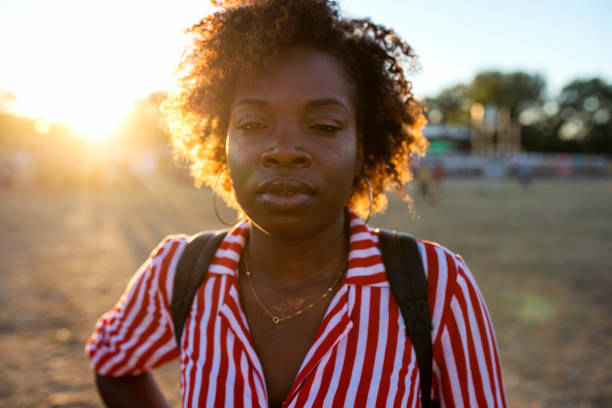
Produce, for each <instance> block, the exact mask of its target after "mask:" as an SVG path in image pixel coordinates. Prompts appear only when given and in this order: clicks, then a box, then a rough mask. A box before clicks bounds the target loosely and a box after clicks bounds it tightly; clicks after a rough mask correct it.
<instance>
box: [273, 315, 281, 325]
mask: <svg viewBox="0 0 612 408" xmlns="http://www.w3.org/2000/svg"><path fill="white" fill-rule="evenodd" d="M272 322H273V323H274V324H279V323H280V322H281V319H280V317H278V316H272Z"/></svg>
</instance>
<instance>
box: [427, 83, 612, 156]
mask: <svg viewBox="0 0 612 408" xmlns="http://www.w3.org/2000/svg"><path fill="white" fill-rule="evenodd" d="M475 103H479V104H482V105H484V106H487V105H494V106H496V107H497V108H505V109H507V110H508V111H509V112H510V117H511V119H512V120H513V121H516V122H518V123H519V124H520V127H521V148H522V149H523V150H525V151H533V152H568V153H605V154H612V85H611V84H609V83H607V82H606V81H605V80H603V79H601V78H597V77H594V78H586V79H576V80H573V81H572V82H570V83H568V84H567V85H565V86H564V87H563V88H562V90H561V91H560V93H559V94H558V95H555V96H552V97H551V96H547V93H546V81H545V79H544V77H543V76H541V75H539V74H529V73H526V72H509V73H504V72H500V71H484V72H480V73H478V74H477V75H476V76H475V77H474V78H473V80H472V81H471V82H470V83H467V84H457V85H455V86H452V87H449V88H447V89H444V90H442V91H441V92H440V93H438V95H436V96H435V97H429V98H425V100H424V106H425V111H426V112H425V113H426V116H427V118H428V120H429V123H446V124H449V125H458V126H464V127H469V126H470V123H471V118H470V111H471V108H472V106H473V105H474V104H475Z"/></svg>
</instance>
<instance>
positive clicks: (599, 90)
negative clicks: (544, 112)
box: [553, 78, 612, 154]
mask: <svg viewBox="0 0 612 408" xmlns="http://www.w3.org/2000/svg"><path fill="white" fill-rule="evenodd" d="M558 105H559V109H558V114H557V115H556V116H555V121H554V126H553V131H554V133H555V134H556V135H557V136H558V139H559V140H560V141H561V142H562V143H569V144H572V145H576V146H578V151H581V152H584V153H607V154H612V85H611V84H608V83H606V82H605V81H604V80H602V79H601V78H591V79H579V80H575V81H573V82H571V83H570V84H568V85H567V86H565V87H564V88H563V90H562V91H561V94H560V95H559V97H558Z"/></svg>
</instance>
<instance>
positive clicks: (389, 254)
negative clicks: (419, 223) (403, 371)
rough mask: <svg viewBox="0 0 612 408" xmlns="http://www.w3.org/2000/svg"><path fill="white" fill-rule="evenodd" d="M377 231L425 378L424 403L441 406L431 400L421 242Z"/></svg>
mask: <svg viewBox="0 0 612 408" xmlns="http://www.w3.org/2000/svg"><path fill="white" fill-rule="evenodd" d="M377 232H378V238H379V242H380V248H381V251H382V258H383V262H384V264H385V269H386V271H387V278H388V279H389V283H390V284H391V290H392V292H393V294H394V295H395V299H396V301H397V303H398V305H399V307H400V311H401V313H402V317H403V319H404V323H405V325H406V332H407V334H408V336H409V337H410V339H411V341H412V345H413V346H414V351H415V353H416V357H417V363H418V366H419V374H420V377H421V403H422V405H423V407H433V406H437V404H436V403H435V402H434V401H432V400H431V381H432V380H431V378H432V363H433V346H432V343H431V330H432V326H431V319H430V317H429V308H428V306H427V278H426V276H425V270H424V269H423V261H422V260H421V254H420V253H419V248H418V246H417V242H416V240H415V239H414V237H413V236H412V235H409V234H406V233H398V232H395V231H389V230H384V229H381V230H377Z"/></svg>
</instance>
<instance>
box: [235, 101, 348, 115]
mask: <svg viewBox="0 0 612 408" xmlns="http://www.w3.org/2000/svg"><path fill="white" fill-rule="evenodd" d="M241 105H247V106H255V107H267V106H268V102H266V101H265V100H263V99H240V100H239V101H238V102H236V103H235V104H234V106H233V107H232V108H236V107H238V106H241ZM330 105H332V106H339V107H341V108H342V109H344V110H345V111H346V112H348V111H349V110H348V108H347V107H346V106H345V105H344V104H343V103H342V102H340V101H339V100H338V99H335V98H323V99H313V100H311V101H308V102H307V103H306V108H307V109H309V108H310V109H312V108H319V107H322V106H330Z"/></svg>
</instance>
